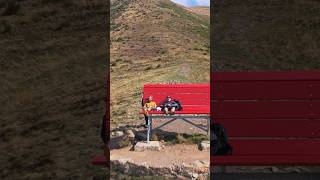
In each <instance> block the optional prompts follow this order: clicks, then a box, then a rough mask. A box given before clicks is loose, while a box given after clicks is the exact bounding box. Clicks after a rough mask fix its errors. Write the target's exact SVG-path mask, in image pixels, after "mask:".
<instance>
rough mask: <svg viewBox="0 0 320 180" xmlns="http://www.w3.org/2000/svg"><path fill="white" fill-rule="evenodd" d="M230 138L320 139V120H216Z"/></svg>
mask: <svg viewBox="0 0 320 180" xmlns="http://www.w3.org/2000/svg"><path fill="white" fill-rule="evenodd" d="M215 122H216V123H222V124H223V126H224V127H225V128H226V129H227V133H228V136H230V137H308V138H320V128H319V127H320V119H315V120H309V119H215Z"/></svg>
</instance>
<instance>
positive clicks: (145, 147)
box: [134, 141, 161, 152]
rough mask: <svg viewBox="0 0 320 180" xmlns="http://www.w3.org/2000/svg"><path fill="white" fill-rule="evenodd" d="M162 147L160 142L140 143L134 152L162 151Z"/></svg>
mask: <svg viewBox="0 0 320 180" xmlns="http://www.w3.org/2000/svg"><path fill="white" fill-rule="evenodd" d="M160 150H161V145H160V142H159V141H149V143H147V142H138V143H137V144H136V145H135V146H134V151H138V152H139V151H160Z"/></svg>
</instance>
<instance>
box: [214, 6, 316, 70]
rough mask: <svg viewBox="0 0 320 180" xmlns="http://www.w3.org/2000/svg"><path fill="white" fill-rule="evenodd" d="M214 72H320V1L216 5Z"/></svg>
mask: <svg viewBox="0 0 320 180" xmlns="http://www.w3.org/2000/svg"><path fill="white" fill-rule="evenodd" d="M212 6H213V14H215V16H214V17H212V18H213V19H212V20H213V34H214V36H213V41H212V55H213V67H212V69H214V70H215V71H263V70H310V69H319V68H320V60H319V57H320V50H319V49H320V2H319V1H314V0H292V1H272V0H264V1H259V0H244V1H236V0H230V1H222V0H216V1H213V4H212Z"/></svg>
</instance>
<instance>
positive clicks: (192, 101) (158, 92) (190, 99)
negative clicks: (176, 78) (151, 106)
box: [143, 84, 210, 109]
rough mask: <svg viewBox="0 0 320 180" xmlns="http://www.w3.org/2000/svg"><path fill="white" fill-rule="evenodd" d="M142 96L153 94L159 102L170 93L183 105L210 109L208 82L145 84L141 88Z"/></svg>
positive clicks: (154, 98)
mask: <svg viewBox="0 0 320 180" xmlns="http://www.w3.org/2000/svg"><path fill="white" fill-rule="evenodd" d="M143 92H144V94H143V98H144V99H146V98H147V97H149V96H153V100H154V101H155V102H156V103H157V104H159V103H161V101H163V100H165V98H166V97H167V96H168V95H170V96H171V98H172V99H177V100H179V101H180V102H181V104H182V106H183V107H184V108H185V107H189V108H191V107H202V106H203V107H208V109H210V85H209V84H146V85H144V89H143Z"/></svg>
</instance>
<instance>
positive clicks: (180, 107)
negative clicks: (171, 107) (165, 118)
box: [174, 100, 182, 111]
mask: <svg viewBox="0 0 320 180" xmlns="http://www.w3.org/2000/svg"><path fill="white" fill-rule="evenodd" d="M174 101H175V102H176V103H177V109H176V110H177V111H181V110H182V106H181V103H180V101H178V100H174Z"/></svg>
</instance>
